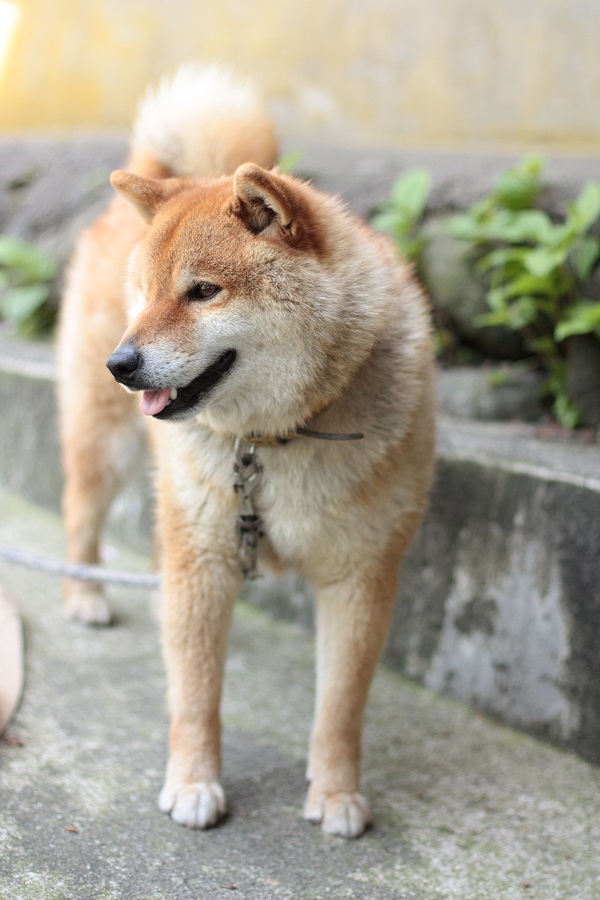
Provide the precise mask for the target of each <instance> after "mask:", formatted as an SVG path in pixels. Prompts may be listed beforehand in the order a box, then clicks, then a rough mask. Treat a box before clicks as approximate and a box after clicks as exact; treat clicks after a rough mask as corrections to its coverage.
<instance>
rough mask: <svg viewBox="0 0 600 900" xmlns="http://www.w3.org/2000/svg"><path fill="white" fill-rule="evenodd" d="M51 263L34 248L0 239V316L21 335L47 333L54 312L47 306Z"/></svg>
mask: <svg viewBox="0 0 600 900" xmlns="http://www.w3.org/2000/svg"><path fill="white" fill-rule="evenodd" d="M56 268H57V267H56V263H55V262H54V260H53V259H52V258H51V257H50V256H48V254H47V253H44V252H43V251H42V250H40V249H39V248H38V247H36V246H34V245H33V244H31V243H29V242H27V241H23V240H20V239H19V238H15V237H11V236H10V235H0V316H1V317H2V318H4V319H6V320H7V321H9V322H11V323H12V324H13V325H14V326H15V328H16V330H17V331H18V332H20V333H21V334H25V335H28V336H32V335H34V334H39V333H40V332H42V331H45V330H47V329H48V328H49V327H50V326H51V325H52V324H53V322H54V319H55V315H56V313H55V310H54V309H53V308H52V307H51V305H50V304H49V302H48V301H49V297H50V290H51V283H52V279H53V278H54V277H55V275H56Z"/></svg>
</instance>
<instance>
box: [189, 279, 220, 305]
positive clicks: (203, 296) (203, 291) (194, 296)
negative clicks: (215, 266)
mask: <svg viewBox="0 0 600 900" xmlns="http://www.w3.org/2000/svg"><path fill="white" fill-rule="evenodd" d="M220 290H221V288H220V287H219V286H218V285H216V284H209V282H208V281H199V282H198V284H195V285H194V287H193V288H191V289H190V290H189V291H188V292H187V294H186V297H187V299H188V300H210V299H211V298H212V297H216V296H217V294H218V293H219V291H220Z"/></svg>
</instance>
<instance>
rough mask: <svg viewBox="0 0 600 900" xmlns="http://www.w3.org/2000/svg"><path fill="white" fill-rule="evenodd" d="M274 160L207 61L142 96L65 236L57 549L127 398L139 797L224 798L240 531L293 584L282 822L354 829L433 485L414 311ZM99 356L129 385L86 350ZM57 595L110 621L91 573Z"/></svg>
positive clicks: (363, 234)
mask: <svg viewBox="0 0 600 900" xmlns="http://www.w3.org/2000/svg"><path fill="white" fill-rule="evenodd" d="M275 159H276V145H275V141H274V138H273V129H272V126H271V123H270V121H269V119H268V118H267V116H266V115H265V113H264V112H263V110H262V108H261V107H260V104H259V102H258V100H257V99H256V97H255V96H254V94H253V93H252V91H251V90H250V89H249V88H247V87H245V86H243V85H239V84H236V83H235V82H233V81H232V80H231V79H230V77H229V76H228V75H226V74H224V73H222V72H219V71H215V70H210V71H205V70H199V69H198V68H195V67H193V66H192V67H187V68H184V69H182V70H181V71H180V72H179V74H178V75H177V76H176V77H175V78H174V79H173V80H172V81H171V82H165V83H163V84H162V86H161V87H160V89H159V90H158V91H157V93H155V94H151V95H149V97H148V98H147V99H146V101H145V102H144V104H143V105H142V107H141V110H140V113H139V116H138V120H137V123H136V126H135V129H134V136H133V149H132V156H131V159H130V163H129V168H130V170H131V171H130V172H116V173H115V174H114V175H113V178H112V182H113V185H114V186H115V188H116V189H117V191H118V192H119V194H120V197H118V198H117V199H116V200H115V201H114V203H113V205H112V206H111V208H110V209H109V211H108V212H107V213H106V214H105V216H104V217H103V218H102V219H100V220H99V221H98V222H97V223H96V224H95V225H94V226H93V227H92V228H91V229H90V230H89V231H88V232H87V233H86V234H85V235H84V236H83V238H82V240H81V242H80V245H79V248H78V250H77V253H76V256H75V260H74V262H73V266H72V269H71V273H70V278H69V283H68V289H67V293H66V297H65V304H64V312H63V321H62V328H61V337H60V360H61V362H60V385H61V386H60V401H61V410H62V437H63V446H64V462H65V471H66V490H65V514H66V523H67V531H68V540H69V555H70V559H71V560H73V561H77V562H96V561H97V558H98V537H99V531H100V527H101V525H102V522H103V519H104V516H105V513H106V510H107V507H108V504H109V502H110V500H111V499H112V497H113V495H114V493H115V491H116V490H117V489H118V487H119V485H120V483H121V481H122V480H123V478H124V477H125V473H126V472H127V470H128V468H129V465H130V463H131V462H133V461H134V460H135V457H136V454H137V442H136V437H135V435H136V429H137V433H138V434H140V433H141V430H140V428H139V422H140V421H141V419H142V417H141V416H139V414H137V409H136V408H137V407H138V406H139V403H140V401H139V398H137V397H136V396H134V394H133V393H132V392H142V394H141V408H142V412H144V413H145V414H146V415H147V417H148V418H149V419H151V422H150V424H151V425H152V429H151V431H152V439H153V444H154V446H155V449H156V457H157V463H158V475H157V490H158V522H159V526H158V527H159V539H160V540H159V542H160V546H161V548H162V552H161V572H162V590H163V594H164V601H163V615H162V628H163V641H164V655H165V660H166V667H167V674H168V683H169V704H170V712H171V730H170V759H169V764H168V770H167V776H166V782H165V786H164V788H163V791H162V793H161V795H160V808H161V809H162V810H163V811H164V812H168V813H170V814H171V816H172V817H173V819H174V820H175V821H176V822H180V823H183V824H185V825H188V826H192V827H198V828H206V827H209V826H211V825H214V824H215V823H216V822H217V821H218V820H219V819H220V818H221V817H222V816H223V814H224V812H225V800H224V795H223V791H222V788H221V786H220V783H219V779H220V770H221V754H220V721H219V703H220V697H221V683H222V674H223V664H224V655H225V646H226V642H227V633H228V627H229V622H230V617H231V610H232V606H233V603H234V600H235V598H236V595H237V594H238V591H239V590H240V587H241V585H242V583H243V574H242V570H243V567H245V570H246V571H248V570H250V571H252V569H253V566H254V561H253V547H254V545H255V544H256V542H258V555H259V562H261V563H262V562H265V561H266V562H270V563H274V564H276V565H279V566H281V565H284V566H293V567H295V568H296V569H297V570H298V571H300V572H301V573H303V574H304V575H305V576H306V577H307V578H308V579H309V580H310V582H311V584H312V586H313V588H314V591H315V597H316V607H317V664H318V677H317V704H316V716H315V723H314V727H313V732H312V738H311V743H310V759H309V767H308V772H309V778H310V779H311V785H310V789H309V793H308V798H307V800H306V805H305V812H304V815H305V817H306V818H307V819H310V820H311V821H315V822H320V823H321V824H322V827H323V829H324V830H325V831H327V832H329V833H331V834H338V835H342V836H344V837H354V836H357V835H359V834H361V833H362V832H363V831H364V829H365V827H366V826H367V824H368V823H369V821H370V813H369V808H368V805H367V802H366V800H365V799H364V798H363V797H362V795H361V794H360V793H359V757H360V734H361V725H362V718H363V711H364V708H365V703H366V700H367V693H368V690H369V685H370V683H371V679H372V675H373V671H374V669H375V666H376V664H377V661H378V659H379V655H380V653H381V650H382V647H383V645H384V642H385V639H386V636H387V633H388V628H389V624H390V618H391V613H392V608H393V605H394V598H395V594H396V587H397V578H398V570H399V566H400V563H401V560H402V558H403V556H404V554H405V553H406V550H407V548H408V546H409V544H410V542H411V539H412V537H413V535H414V533H415V530H416V528H417V526H418V524H419V522H420V520H421V518H422V515H423V511H424V508H425V505H426V501H427V495H428V491H429V486H430V481H431V473H432V460H433V443H434V437H433V435H434V402H433V366H432V358H431V350H430V334H429V323H428V313H427V304H426V300H425V298H424V296H423V293H422V291H421V289H420V287H419V285H418V284H417V282H416V280H415V278H414V276H413V274H412V271H411V269H410V268H409V267H407V266H405V265H402V264H401V263H399V262H398V260H397V259H396V257H395V253H394V248H393V246H392V244H391V243H390V241H389V240H387V239H386V238H384V237H382V236H380V235H376V234H374V233H373V232H372V231H371V230H369V229H368V228H367V227H366V226H365V225H364V224H362V223H361V222H360V221H358V220H357V219H356V218H355V217H354V216H353V215H352V214H351V213H350V212H348V210H346V209H345V208H344V206H343V204H342V203H340V202H339V201H338V200H337V199H333V198H331V197H328V196H325V195H323V194H321V193H319V192H318V191H317V190H315V189H314V188H312V187H310V186H309V185H307V184H305V183H303V182H301V181H299V180H297V179H295V178H292V177H290V176H287V175H281V174H278V173H277V171H276V170H272V169H271V167H272V166H273V164H274V162H275ZM171 176H177V177H171ZM191 176H194V177H191ZM128 256H129V263H128V265H127V266H125V264H124V260H125V259H126V258H127V257H128ZM125 281H127V290H125ZM128 307H129V308H130V322H129V324H128V323H127V308H128ZM115 346H117V349H116V350H114V348H115ZM113 350H114V352H113ZM109 354H111V355H110V358H109V360H108V366H109V368H110V370H111V371H112V373H113V375H114V376H115V378H116V379H117V380H118V381H119V382H121V384H122V385H124V386H125V387H126V388H127V390H128V391H129V393H126V392H124V391H123V390H121V389H119V388H118V386H116V384H115V383H114V382H113V381H112V378H111V375H110V374H109V372H108V371H107V370H106V368H105V367H104V362H105V359H106V357H107V356H109ZM155 420H166V421H155ZM303 429H308V431H309V432H313V433H314V432H321V433H323V432H325V433H328V434H330V435H333V436H335V437H337V438H340V437H344V436H347V437H351V438H352V439H350V440H333V439H331V440H323V439H319V438H318V437H315V436H314V434H309V433H307V432H306V431H304V433H303ZM299 430H300V432H299ZM357 432H361V433H362V434H363V435H364V437H363V438H362V439H357V437H356V433H357ZM277 439H279V441H281V440H284V441H285V443H278V442H277ZM236 440H237V444H236ZM236 453H237V461H238V469H237V475H236V474H234V464H235V462H236ZM261 469H262V471H260V470H261ZM235 480H237V481H238V482H240V484H239V485H238V493H237V494H236V492H235V491H234V481H235ZM242 507H243V508H242ZM240 511H242V512H243V513H244V514H245V515H246V518H245V519H244V520H243V526H244V527H243V529H242V530H243V532H244V536H243V537H241V536H240V524H239V522H238V517H239V516H240ZM259 535H260V536H259ZM67 608H68V611H69V612H70V614H71V615H72V616H74V617H77V618H80V619H83V620H84V621H88V622H97V623H101V622H105V621H107V620H108V617H109V613H108V609H107V607H106V603H105V601H104V598H103V597H102V595H101V593H100V592H99V590H98V589H97V588H90V587H86V586H77V585H71V586H70V588H69V593H68V597H67Z"/></svg>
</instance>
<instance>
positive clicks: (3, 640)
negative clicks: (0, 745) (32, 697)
mask: <svg viewBox="0 0 600 900" xmlns="http://www.w3.org/2000/svg"><path fill="white" fill-rule="evenodd" d="M22 691H23V631H22V628H21V620H20V618H19V614H18V612H17V605H16V603H15V601H14V599H13V597H11V595H10V594H8V593H7V591H6V590H4V588H2V586H1V585H0V734H2V732H3V731H4V729H5V728H6V726H7V725H8V723H9V722H10V720H11V719H12V717H13V716H14V714H15V712H16V709H17V706H18V705H19V700H20V698H21V693H22Z"/></svg>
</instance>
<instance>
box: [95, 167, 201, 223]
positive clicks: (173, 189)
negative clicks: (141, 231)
mask: <svg viewBox="0 0 600 900" xmlns="http://www.w3.org/2000/svg"><path fill="white" fill-rule="evenodd" d="M110 183H111V184H112V186H113V187H114V189H115V191H118V192H119V194H121V196H122V197H124V198H125V199H126V200H129V202H130V203H131V205H132V206H133V207H134V209H135V210H136V212H138V213H139V214H140V216H141V217H142V219H144V221H145V222H151V221H152V219H153V218H154V216H155V214H156V212H157V210H158V209H160V207H161V206H162V205H163V203H166V201H167V200H170V199H171V197H174V196H175V195H176V194H179V193H180V192H181V191H183V190H185V188H186V187H189V182H188V181H186V179H184V178H146V177H144V176H143V175H135V174H134V173H133V172H124V171H123V170H120V169H117V171H116V172H113V173H112V175H111V176H110Z"/></svg>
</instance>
